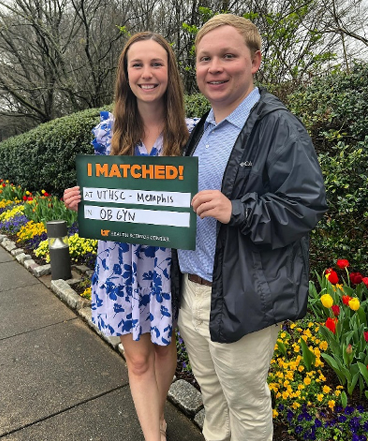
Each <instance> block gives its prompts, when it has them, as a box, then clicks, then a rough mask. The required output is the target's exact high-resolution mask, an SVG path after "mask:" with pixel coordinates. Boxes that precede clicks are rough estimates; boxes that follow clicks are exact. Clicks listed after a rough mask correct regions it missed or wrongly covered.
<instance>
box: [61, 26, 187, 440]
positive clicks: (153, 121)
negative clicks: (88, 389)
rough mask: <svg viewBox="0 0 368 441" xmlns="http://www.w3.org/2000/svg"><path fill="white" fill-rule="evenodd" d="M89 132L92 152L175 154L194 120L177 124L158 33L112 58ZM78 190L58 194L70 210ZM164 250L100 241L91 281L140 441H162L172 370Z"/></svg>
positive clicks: (169, 56)
mask: <svg viewBox="0 0 368 441" xmlns="http://www.w3.org/2000/svg"><path fill="white" fill-rule="evenodd" d="M101 116H102V118H103V121H102V122H101V123H100V124H99V125H98V126H97V127H96V128H95V129H94V130H93V133H94V134H95V140H94V141H93V144H94V147H95V152H96V153H97V154H112V155H152V156H157V155H179V154H180V152H181V148H182V147H183V146H184V144H185V142H186V140H187V138H188V135H189V130H190V129H192V128H193V126H194V124H195V121H194V120H187V121H185V118H184V105H183V91H182V85H181V81H180V76H179V72H178V69H177V65H176V60H175V56H174V53H173V51H172V49H171V47H170V45H169V44H168V43H167V42H166V40H165V39H164V38H163V37H161V36H160V35H158V34H154V33H150V32H143V33H138V34H136V35H134V36H132V37H131V38H130V39H129V41H128V42H127V44H126V45H125V47H124V49H123V51H122V53H121V55H120V59H119V65H118V72H117V81H116V89H115V107H114V116H112V115H110V114H108V112H102V115H101ZM80 201H81V194H80V190H79V187H73V188H70V189H67V190H65V192H64V202H65V204H66V206H67V207H68V208H71V209H73V210H77V209H78V203H79V202H80ZM170 267H171V250H170V249H167V248H158V247H152V246H145V245H134V244H127V243H117V242H103V241H100V242H99V245H98V253H97V260H96V267H95V272H94V275H93V277H92V319H93V321H94V323H96V324H97V325H98V327H99V329H100V330H101V331H102V332H104V333H105V334H106V335H110V336H111V335H118V336H120V338H121V342H122V344H123V346H124V350H125V357H126V362H127V366H128V373H129V384H130V389H131V393H132V397H133V400H134V404H135V407H136V411H137V414H138V418H139V421H140V424H141V427H142V431H143V434H144V437H145V440H146V441H164V440H166V426H167V424H166V421H165V418H164V406H165V401H166V397H167V392H168V390H169V387H170V384H171V382H172V379H173V376H174V373H175V368H176V345H175V338H173V327H174V326H173V322H174V320H175V318H176V317H174V315H175V313H174V312H173V309H174V308H173V305H172V290H171V279H170Z"/></svg>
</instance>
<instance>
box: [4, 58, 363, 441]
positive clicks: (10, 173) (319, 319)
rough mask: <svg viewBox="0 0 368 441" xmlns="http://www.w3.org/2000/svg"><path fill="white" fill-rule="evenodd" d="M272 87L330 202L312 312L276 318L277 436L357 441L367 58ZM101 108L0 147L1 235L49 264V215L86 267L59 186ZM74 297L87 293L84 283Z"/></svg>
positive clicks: (92, 246)
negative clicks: (295, 122) (305, 137)
mask: <svg viewBox="0 0 368 441" xmlns="http://www.w3.org/2000/svg"><path fill="white" fill-rule="evenodd" d="M283 90H285V89H283ZM271 91H272V92H274V93H276V94H279V95H282V96H281V97H282V99H283V100H284V101H285V102H286V104H287V105H288V107H289V108H290V109H291V111H293V112H294V113H295V114H296V115H298V117H299V118H301V120H302V121H303V123H304V124H305V125H306V127H307V129H308V131H309V133H310V135H311V136H312V139H313V141H314V145H315V147H316V151H317V154H318V157H319V160H320V164H321V168H322V171H323V174H324V178H325V185H326V190H327V195H328V202H329V211H328V213H327V214H326V215H325V217H324V218H323V220H322V221H321V222H320V223H319V225H318V227H317V228H316V230H315V231H313V233H312V235H311V257H310V296H309V305H308V314H307V317H306V318H305V319H302V320H300V321H298V322H296V323H291V322H290V323H289V322H286V323H284V324H283V326H282V330H281V332H280V335H279V339H278V341H277V345H276V348H275V355H274V358H273V360H272V365H271V370H270V373H269V379H268V381H269V387H270V389H271V392H272V396H273V412H274V421H275V427H276V435H275V436H277V433H280V434H283V435H282V436H281V435H280V438H279V439H281V438H283V439H290V440H292V439H293V440H321V441H328V440H343V441H346V440H354V441H364V440H367V439H368V322H367V316H368V204H367V201H368V171H367V163H368V130H367V127H368V65H367V64H357V65H355V66H354V69H353V70H352V71H351V72H350V73H341V72H340V73H331V74H329V75H323V76H320V77H315V78H313V79H311V81H310V82H308V84H303V85H302V86H301V87H299V88H297V89H296V90H294V91H293V92H292V93H291V94H286V92H285V91H282V90H277V89H276V90H271ZM207 108H208V103H207V102H206V101H205V100H204V99H203V98H202V97H201V96H200V95H192V96H187V97H186V109H187V115H188V116H198V115H201V114H202V113H203V112H204V110H206V109H207ZM100 110H102V109H100V108H99V109H89V110H86V111H82V112H77V113H75V114H72V115H70V116H66V117H62V118H58V119H55V120H53V121H51V122H48V123H45V124H41V125H39V126H38V127H36V128H35V129H33V130H31V131H28V132H26V133H24V134H21V135H19V136H14V137H11V138H9V139H7V140H5V141H3V142H1V143H0V233H1V234H5V235H7V236H9V237H10V238H12V240H13V241H14V242H16V243H17V244H18V245H19V246H20V247H22V248H24V249H27V250H29V252H30V253H32V255H33V256H34V259H39V261H40V262H48V260H49V254H48V241H47V234H46V222H48V221H50V220H56V219H64V220H65V221H66V222H67V225H68V234H69V249H70V255H71V260H72V262H73V263H78V264H84V265H86V266H88V267H89V268H91V269H93V266H94V258H95V255H96V248H97V242H96V241H95V240H91V239H84V238H81V237H79V234H78V223H77V215H76V213H74V212H71V211H69V210H67V209H66V208H65V206H64V204H63V202H62V200H61V196H62V192H63V189H64V188H67V187H69V186H72V185H75V183H76V182H75V156H76V154H80V153H82V154H83V153H92V152H93V148H92V145H91V140H92V134H91V129H92V127H93V126H94V125H95V124H96V123H97V122H98V121H99V111H100ZM104 110H111V107H105V108H104ZM78 292H79V294H80V295H82V296H85V297H87V298H89V296H90V281H89V280H88V279H85V280H84V281H83V282H82V283H81V286H80V287H79V290H78ZM177 346H178V354H179V356H178V369H179V370H181V371H182V372H183V373H185V374H186V376H187V377H188V378H190V365H189V362H188V360H187V357H186V353H185V346H184V343H183V341H182V339H181V337H180V334H178V335H177ZM278 431H279V432H278ZM285 434H288V436H289V438H286V435H285ZM275 439H276V438H275Z"/></svg>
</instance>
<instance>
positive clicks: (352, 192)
mask: <svg viewBox="0 0 368 441" xmlns="http://www.w3.org/2000/svg"><path fill="white" fill-rule="evenodd" d="M289 107H290V109H291V110H292V111H293V112H294V113H296V114H297V115H298V116H299V117H300V118H301V119H302V121H303V122H304V124H305V125H306V127H307V129H308V130H309V132H310V134H311V136H312V139H313V142H314V145H315V147H316V150H317V153H318V155H319V161H320V164H321V168H322V171H323V174H324V179H325V185H326V190H327V196H328V204H329V211H328V213H327V214H326V215H325V217H324V218H323V220H322V221H321V222H320V224H319V226H318V228H317V229H316V231H315V232H314V233H313V235H312V261H313V262H314V268H315V269H318V270H319V271H321V270H323V265H324V264H325V263H326V264H327V265H330V266H332V262H334V261H335V260H337V259H340V258H344V259H348V260H349V261H350V263H351V267H352V268H353V269H354V270H356V271H362V272H367V269H368V264H367V262H368V203H367V201H368V171H367V164H368V130H367V128H368V64H362V65H356V66H355V68H354V70H353V71H352V73H351V74H347V73H332V74H330V75H328V76H324V77H319V78H315V79H313V81H312V82H311V84H310V85H308V87H306V88H305V87H304V88H303V89H301V90H300V91H299V92H296V93H294V94H292V95H291V96H289Z"/></svg>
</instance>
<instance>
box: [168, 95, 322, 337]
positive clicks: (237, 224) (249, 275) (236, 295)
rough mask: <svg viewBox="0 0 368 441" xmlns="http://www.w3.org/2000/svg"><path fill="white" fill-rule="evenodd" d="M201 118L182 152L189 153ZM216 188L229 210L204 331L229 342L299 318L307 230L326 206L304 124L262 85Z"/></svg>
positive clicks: (302, 304) (306, 272)
mask: <svg viewBox="0 0 368 441" xmlns="http://www.w3.org/2000/svg"><path fill="white" fill-rule="evenodd" d="M205 118H206V115H205V116H204V117H203V118H202V119H201V121H200V122H199V123H198V124H197V126H196V127H195V129H194V130H193V132H192V134H191V137H190V139H189V141H188V143H187V146H186V149H185V155H191V154H193V152H194V150H195V148H196V146H197V144H198V142H199V140H200V137H201V136H202V134H203V126H204V121H205ZM221 191H222V192H223V193H224V195H225V196H227V197H228V198H229V199H230V200H231V203H232V215H231V219H230V222H229V223H228V224H221V223H220V222H218V223H217V239H216V252H215V262H214V270H213V284H212V300H211V317H210V333H211V339H212V340H213V341H216V342H223V343H230V342H235V341H237V340H239V339H240V338H241V337H243V336H244V335H246V334H248V333H251V332H254V331H258V330H261V329H263V328H265V327H267V326H271V325H273V324H275V323H279V322H282V321H284V320H286V319H291V320H296V319H299V318H301V317H303V316H304V315H305V313H306V309H307V299H308V284H309V262H308V260H309V259H308V257H309V256H308V254H309V233H310V231H311V230H312V229H313V228H314V227H315V226H316V225H317V223H318V221H319V220H320V219H321V217H322V216H323V214H324V213H325V212H326V211H327V204H326V197H325V188H324V183H323V177H322V173H321V169H320V166H319V163H318V160H317V156H316V153H315V150H314V147H313V144H312V141H311V139H310V137H309V135H308V133H307V131H306V129H305V127H304V126H303V124H302V123H301V122H300V121H299V119H298V118H296V117H295V116H294V115H293V114H292V113H291V112H289V111H288V110H287V109H286V107H285V106H284V104H283V103H282V102H281V101H280V100H279V99H278V98H276V97H275V96H274V95H272V94H270V93H268V92H267V91H266V90H261V98H260V101H259V102H258V103H257V104H256V105H255V106H254V108H253V109H252V111H251V113H250V115H249V118H248V119H247V121H246V123H245V125H244V127H243V129H242V131H241V133H240V134H239V137H238V138H237V140H236V142H235V144H234V147H233V150H232V152H231V155H230V158H229V161H228V163H227V166H226V169H225V173H224V177H223V181H222V189H221ZM173 277H174V278H175V270H174V274H173Z"/></svg>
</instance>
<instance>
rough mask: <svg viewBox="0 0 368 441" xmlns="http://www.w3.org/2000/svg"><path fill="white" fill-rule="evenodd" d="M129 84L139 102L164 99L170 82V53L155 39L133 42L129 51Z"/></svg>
mask: <svg viewBox="0 0 368 441" xmlns="http://www.w3.org/2000/svg"><path fill="white" fill-rule="evenodd" d="M127 68H128V80H129V85H130V88H131V90H132V92H133V93H134V95H135V96H136V97H137V101H138V104H139V103H140V102H141V103H155V104H157V102H159V101H161V100H162V99H163V95H164V93H165V92H166V89H167V84H168V55H167V52H166V50H165V49H164V48H163V47H162V46H161V45H160V44H158V43H156V41H154V40H143V41H137V42H136V43H133V44H132V45H131V46H130V48H129V49H128V52H127Z"/></svg>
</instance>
